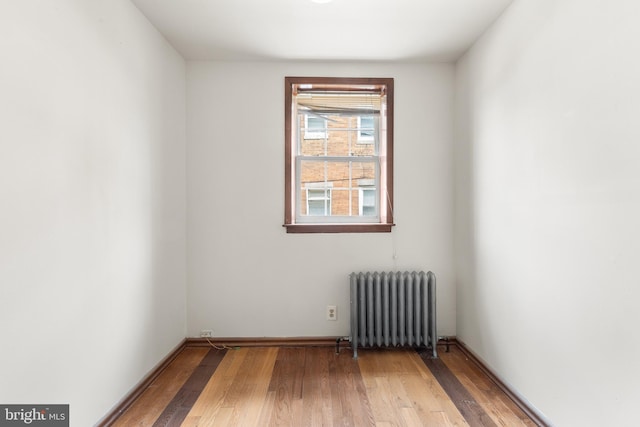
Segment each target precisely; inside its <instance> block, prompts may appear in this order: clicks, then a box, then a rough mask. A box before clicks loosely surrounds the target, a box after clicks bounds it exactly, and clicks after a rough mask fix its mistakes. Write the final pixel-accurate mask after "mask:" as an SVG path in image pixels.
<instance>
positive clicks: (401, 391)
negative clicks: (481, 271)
mask: <svg viewBox="0 0 640 427" xmlns="http://www.w3.org/2000/svg"><path fill="white" fill-rule="evenodd" d="M438 355H439V358H438V359H432V358H431V356H430V353H429V352H427V351H422V350H419V351H416V350H413V349H377V350H367V349H359V350H358V359H357V360H354V359H353V357H352V353H351V351H349V350H342V351H341V352H340V354H339V355H336V354H335V349H333V348H330V347H294V348H291V347H245V348H237V349H228V350H220V349H215V348H207V347H186V348H185V349H183V350H182V352H181V353H180V354H179V355H178V357H176V359H175V360H173V361H172V362H171V364H170V365H169V366H168V367H167V369H166V370H165V371H164V372H163V373H162V374H161V375H160V376H159V377H158V378H157V379H156V380H155V381H154V382H153V383H152V384H151V385H150V386H149V387H148V388H147V389H146V390H145V391H144V393H143V394H142V395H141V396H140V397H139V398H138V399H137V400H136V402H134V404H133V405H132V406H131V407H130V408H129V409H128V410H127V411H125V412H124V413H123V414H122V415H121V416H120V417H119V418H118V419H117V420H116V421H115V423H114V424H113V426H121V427H130V426H154V427H160V426H167V427H173V426H175V427H177V426H183V427H186V426H211V427H219V426H249V427H256V426H292V427H300V426H354V427H363V426H376V427H391V426H467V425H469V426H487V427H488V426H535V425H536V424H535V423H534V422H533V421H532V420H531V419H529V418H528V417H527V416H526V415H525V414H524V413H523V412H522V411H521V410H520V409H519V408H518V407H517V406H516V405H515V404H514V403H513V402H512V401H511V400H510V399H509V398H508V397H507V396H506V395H505V394H504V393H503V392H502V391H501V390H500V389H499V388H498V387H497V386H496V385H495V384H494V383H493V382H492V381H491V380H490V379H489V378H488V377H487V376H486V375H484V374H483V373H482V371H481V370H480V369H479V368H478V367H477V366H476V365H475V364H474V363H472V362H471V361H469V360H468V359H467V358H466V357H465V356H464V354H463V353H462V352H461V351H460V350H459V349H458V348H457V347H456V346H452V347H451V350H450V352H445V351H440V352H439V353H438Z"/></svg>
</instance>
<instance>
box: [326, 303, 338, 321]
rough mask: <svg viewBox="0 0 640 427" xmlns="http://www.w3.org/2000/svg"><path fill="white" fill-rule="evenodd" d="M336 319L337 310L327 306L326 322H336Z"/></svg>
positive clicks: (333, 306)
mask: <svg viewBox="0 0 640 427" xmlns="http://www.w3.org/2000/svg"><path fill="white" fill-rule="evenodd" d="M337 319H338V309H337V308H336V306H335V305H328V306H327V320H337Z"/></svg>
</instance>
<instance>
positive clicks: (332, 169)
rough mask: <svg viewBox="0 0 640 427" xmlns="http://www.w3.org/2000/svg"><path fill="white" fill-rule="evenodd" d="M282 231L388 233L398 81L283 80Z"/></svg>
mask: <svg viewBox="0 0 640 427" xmlns="http://www.w3.org/2000/svg"><path fill="white" fill-rule="evenodd" d="M284 225H285V227H286V228H287V232H289V233H319V232H320V233H322V232H327V233H338V232H389V231H391V228H392V226H393V79H390V78H381V79H375V78H318V77H286V78H285V224H284Z"/></svg>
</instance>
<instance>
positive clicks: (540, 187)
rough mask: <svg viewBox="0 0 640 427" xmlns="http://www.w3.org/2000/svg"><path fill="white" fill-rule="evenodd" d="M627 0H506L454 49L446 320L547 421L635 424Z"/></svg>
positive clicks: (636, 41) (638, 294)
mask: <svg viewBox="0 0 640 427" xmlns="http://www.w3.org/2000/svg"><path fill="white" fill-rule="evenodd" d="M639 17H640V3H638V2H637V1H635V0H618V1H615V2H606V1H600V0H538V1H526V0H516V2H515V3H514V4H513V5H512V6H511V7H510V8H509V9H507V11H506V13H505V14H504V15H503V16H502V17H501V19H500V20H499V21H498V22H497V23H496V24H495V25H494V26H493V27H492V28H491V29H490V31H488V33H486V34H485V35H484V37H482V38H481V40H480V41H479V42H478V43H477V44H476V45H475V47H473V48H472V49H471V51H470V52H468V53H467V54H466V55H465V56H464V57H463V58H462V59H461V60H460V61H459V62H458V64H457V68H456V70H457V83H456V84H457V102H456V118H457V126H456V132H457V134H456V153H455V158H456V165H457V168H456V189H457V193H456V227H457V233H456V250H457V253H458V255H459V257H458V262H459V264H458V265H457V270H458V283H457V306H458V318H457V320H458V322H457V327H458V329H457V335H458V337H460V338H461V339H462V340H463V341H464V342H466V343H467V344H468V345H469V346H470V347H471V349H472V350H473V351H475V352H476V353H477V354H478V355H479V356H480V357H482V358H483V359H484V360H485V361H487V362H488V364H489V365H490V366H491V367H492V368H493V369H495V370H496V371H497V372H498V373H499V374H500V375H501V376H502V377H503V378H504V379H505V380H507V381H508V382H509V383H511V384H512V385H513V386H514V387H515V388H516V389H517V390H519V391H520V392H521V393H522V394H523V395H524V396H526V397H527V398H528V399H529V400H530V402H531V403H532V404H534V405H535V406H536V407H537V408H538V409H539V410H541V411H542V412H543V413H544V414H545V415H546V416H547V417H548V418H549V419H550V420H551V421H552V422H553V423H554V424H556V425H558V426H603V425H610V426H631V425H637V423H638V421H637V416H636V414H635V411H634V408H635V407H636V406H637V402H638V401H640V387H638V378H639V375H638V374H639V371H638V360H640V335H638V324H640V310H638V309H637V301H638V300H639V299H640V288H639V287H638V277H640V263H638V254H639V253H640V220H639V218H640V168H639V167H638V165H640V120H638V116H639V115H640V78H639V76H640V57H639V56H638V55H637V53H638V52H639V51H640V19H639Z"/></svg>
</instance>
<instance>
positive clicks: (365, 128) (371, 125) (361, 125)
mask: <svg viewBox="0 0 640 427" xmlns="http://www.w3.org/2000/svg"><path fill="white" fill-rule="evenodd" d="M374 135H375V121H374V118H373V116H361V117H359V118H358V140H359V141H360V142H362V141H367V142H373V141H374Z"/></svg>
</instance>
